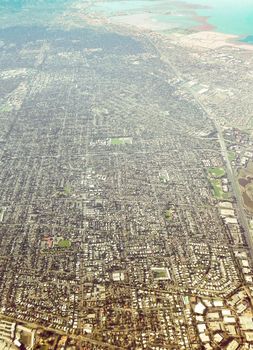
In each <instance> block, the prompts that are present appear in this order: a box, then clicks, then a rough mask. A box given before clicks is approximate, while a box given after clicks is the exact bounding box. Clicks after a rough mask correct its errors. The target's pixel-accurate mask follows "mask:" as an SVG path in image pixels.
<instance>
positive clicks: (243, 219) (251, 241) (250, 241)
mask: <svg viewBox="0 0 253 350" xmlns="http://www.w3.org/2000/svg"><path fill="white" fill-rule="evenodd" d="M148 40H149V42H150V44H151V45H153V47H154V48H155V50H156V51H157V53H158V54H159V56H160V59H161V60H162V61H164V62H165V63H167V64H168V66H169V67H170V69H171V70H172V71H173V73H174V74H175V76H176V77H177V78H178V79H179V80H180V81H181V82H182V84H183V83H186V80H185V79H184V78H183V77H182V74H181V72H180V71H179V70H178V69H177V68H176V67H175V66H174V65H173V64H172V62H171V61H170V60H169V58H168V57H166V56H164V54H163V53H162V52H161V50H160V49H159V48H158V47H157V46H156V45H155V44H154V43H153V42H152V41H151V39H150V38H149V37H148ZM184 89H185V90H186V91H187V92H188V93H190V94H191V95H192V97H193V98H194V99H195V101H196V103H197V104H198V105H199V107H200V108H201V109H202V111H203V112H204V113H205V114H206V115H207V116H208V117H209V118H210V119H211V120H212V121H213V124H214V126H215V128H216V131H217V135H218V140H219V143H220V146H221V152H222V156H223V159H224V162H225V165H226V171H227V177H228V180H229V181H230V184H231V186H232V190H233V194H234V196H235V198H236V201H237V211H238V219H239V222H240V224H241V226H242V227H243V229H244V232H245V239H246V242H247V245H248V248H249V253H250V256H251V258H252V261H253V237H252V234H251V232H250V227H249V222H248V219H247V215H246V211H245V209H244V205H243V199H242V195H241V191H240V188H239V184H238V182H237V179H236V178H235V175H234V172H233V169H232V166H231V163H230V161H229V157H228V151H227V146H226V143H225V140H224V137H223V132H222V128H221V126H220V125H219V123H218V118H217V116H216V115H214V114H213V113H211V112H210V111H209V110H207V108H206V107H205V106H204V105H203V104H202V102H201V101H200V100H199V96H198V95H197V94H196V93H195V92H194V91H193V90H192V89H191V88H190V87H188V86H187V84H185V85H184Z"/></svg>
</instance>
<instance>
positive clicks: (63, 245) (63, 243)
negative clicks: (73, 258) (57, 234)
mask: <svg viewBox="0 0 253 350" xmlns="http://www.w3.org/2000/svg"><path fill="white" fill-rule="evenodd" d="M70 246H71V242H70V241H69V240H68V239H62V240H60V241H59V242H58V247H59V248H69V247H70Z"/></svg>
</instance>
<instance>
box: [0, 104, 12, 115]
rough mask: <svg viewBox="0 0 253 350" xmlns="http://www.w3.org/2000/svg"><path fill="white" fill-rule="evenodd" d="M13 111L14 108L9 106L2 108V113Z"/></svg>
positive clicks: (0, 110)
mask: <svg viewBox="0 0 253 350" xmlns="http://www.w3.org/2000/svg"><path fill="white" fill-rule="evenodd" d="M11 111H12V106H10V105H8V104H6V105H2V106H0V113H7V112H11Z"/></svg>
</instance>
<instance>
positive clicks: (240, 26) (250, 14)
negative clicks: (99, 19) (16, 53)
mask: <svg viewBox="0 0 253 350" xmlns="http://www.w3.org/2000/svg"><path fill="white" fill-rule="evenodd" d="M72 2H74V0H0V26H1V19H2V20H3V21H4V22H5V25H6V24H8V20H9V21H10V22H12V21H14V20H16V21H18V18H19V17H18V16H19V15H20V18H21V19H22V23H23V22H24V21H25V18H26V16H27V18H28V20H29V17H30V18H31V14H32V15H33V16H34V18H35V19H40V23H43V20H44V19H45V20H46V19H47V18H50V17H52V16H56V15H57V13H60V12H61V11H63V10H64V8H65V7H67V6H68V4H71V3H72ZM75 2H76V1H75ZM80 2H82V3H89V5H90V9H91V11H94V12H97V13H103V14H106V15H108V16H113V15H116V14H117V13H120V12H123V13H126V12H127V13H129V14H135V13H141V12H143V11H144V12H149V13H152V14H153V15H154V19H155V20H157V21H161V22H170V21H171V22H173V21H174V22H176V21H178V23H179V25H181V27H182V28H187V27H189V28H190V27H192V26H193V24H194V23H193V21H192V18H191V15H192V12H193V10H192V9H190V8H189V9H188V10H187V8H186V7H185V9H184V6H182V4H183V3H185V4H191V5H192V4H194V5H200V6H199V8H196V9H194V11H195V12H196V13H197V14H198V15H199V16H206V17H208V22H209V23H210V24H212V25H214V27H215V30H217V31H219V32H224V33H230V34H237V35H240V36H241V37H242V38H246V39H245V40H246V41H249V42H252V41H253V0H240V1H238V0H183V1H179V2H177V1H175V0H104V1H99V2H98V1H96V0H93V1H91V0H80ZM180 3H181V4H180ZM203 6H205V7H206V8H203ZM201 7H202V8H201ZM166 11H167V12H169V11H172V12H173V13H172V14H166ZM177 12H178V13H177ZM13 13H15V14H14V15H13ZM177 14H178V15H180V16H181V17H177ZM195 24H197V23H195ZM10 25H11V23H10Z"/></svg>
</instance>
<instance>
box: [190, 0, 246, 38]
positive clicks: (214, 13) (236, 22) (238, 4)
mask: <svg viewBox="0 0 253 350" xmlns="http://www.w3.org/2000/svg"><path fill="white" fill-rule="evenodd" d="M185 2H186V3H190V4H192V3H195V4H199V5H204V6H208V8H207V9H198V10H196V12H197V13H198V14H199V15H200V16H208V17H209V19H208V22H209V23H210V24H212V25H214V26H215V28H216V30H217V31H219V32H223V33H228V34H236V35H240V36H242V37H247V36H252V35H253V0H240V1H238V0H195V1H193V0H185Z"/></svg>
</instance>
